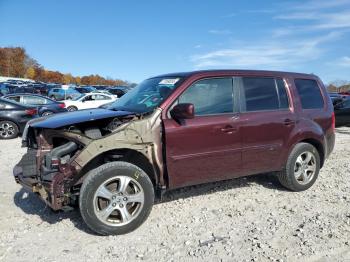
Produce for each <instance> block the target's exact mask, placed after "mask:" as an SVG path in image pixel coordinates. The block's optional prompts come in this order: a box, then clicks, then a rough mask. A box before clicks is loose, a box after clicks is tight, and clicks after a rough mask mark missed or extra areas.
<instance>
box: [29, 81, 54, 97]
mask: <svg viewBox="0 0 350 262" xmlns="http://www.w3.org/2000/svg"><path fill="white" fill-rule="evenodd" d="M32 86H33V88H34V90H35V93H37V94H40V95H43V96H47V95H48V94H49V90H50V87H49V86H48V85H46V84H44V83H34V84H33V85H32Z"/></svg>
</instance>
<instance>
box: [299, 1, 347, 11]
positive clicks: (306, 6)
mask: <svg viewBox="0 0 350 262" xmlns="http://www.w3.org/2000/svg"><path fill="white" fill-rule="evenodd" d="M344 5H349V0H311V1H306V2H304V3H303V4H300V5H296V6H293V7H292V8H293V9H300V10H321V9H329V8H334V7H341V6H344Z"/></svg>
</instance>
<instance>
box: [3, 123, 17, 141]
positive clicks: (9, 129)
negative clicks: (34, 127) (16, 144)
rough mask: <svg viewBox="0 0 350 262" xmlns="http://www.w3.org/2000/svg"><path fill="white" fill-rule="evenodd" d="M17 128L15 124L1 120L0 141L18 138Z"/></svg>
mask: <svg viewBox="0 0 350 262" xmlns="http://www.w3.org/2000/svg"><path fill="white" fill-rule="evenodd" d="M18 133H19V128H18V126H17V124H16V123H14V122H12V121H9V120H3V121H0V139H12V138H15V137H17V136H18Z"/></svg>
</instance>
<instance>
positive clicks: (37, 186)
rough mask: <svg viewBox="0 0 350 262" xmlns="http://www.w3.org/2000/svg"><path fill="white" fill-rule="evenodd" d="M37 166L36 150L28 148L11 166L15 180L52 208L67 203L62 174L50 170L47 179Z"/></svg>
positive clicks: (59, 207) (57, 208)
mask: <svg viewBox="0 0 350 262" xmlns="http://www.w3.org/2000/svg"><path fill="white" fill-rule="evenodd" d="M39 169H40V168H38V166H37V151H36V150H31V149H28V152H27V153H26V154H25V155H24V156H23V157H22V159H21V161H19V162H18V164H17V165H16V166H15V167H14V168H13V175H14V178H15V180H16V182H17V183H18V184H20V185H22V186H23V187H24V188H26V189H27V190H29V191H32V192H34V193H37V194H38V195H39V196H40V198H41V199H42V200H43V201H44V202H45V203H46V204H48V205H49V206H50V207H51V208H52V209H54V210H59V209H62V208H63V206H65V205H67V203H66V202H67V201H66V200H67V198H66V197H65V192H64V183H63V182H64V181H63V180H64V174H63V173H61V172H52V173H50V176H49V177H48V179H43V178H42V177H41V176H40V172H39Z"/></svg>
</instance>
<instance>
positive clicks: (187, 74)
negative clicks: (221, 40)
mask: <svg viewBox="0 0 350 262" xmlns="http://www.w3.org/2000/svg"><path fill="white" fill-rule="evenodd" d="M211 74H235V75H241V74H242V75H244V74H246V75H261V76H264V75H272V76H273V75H276V76H277V75H278V76H281V75H289V76H293V77H302V78H316V77H317V76H316V75H314V74H305V73H296V72H285V71H269V70H242V69H239V70H235V69H215V70H198V71H190V72H178V73H169V74H163V75H158V76H154V77H150V78H156V77H190V76H194V75H203V76H205V75H211Z"/></svg>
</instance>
